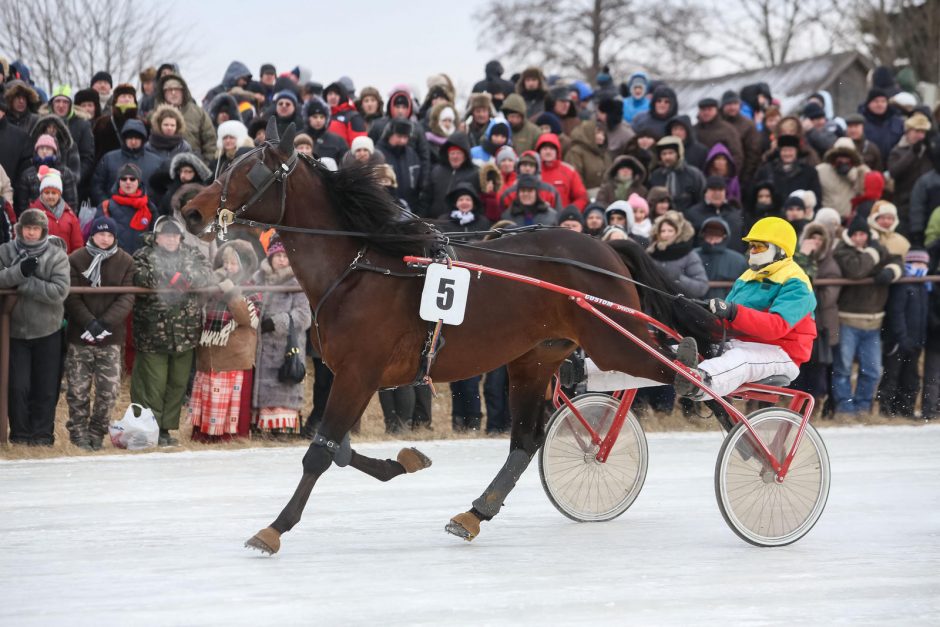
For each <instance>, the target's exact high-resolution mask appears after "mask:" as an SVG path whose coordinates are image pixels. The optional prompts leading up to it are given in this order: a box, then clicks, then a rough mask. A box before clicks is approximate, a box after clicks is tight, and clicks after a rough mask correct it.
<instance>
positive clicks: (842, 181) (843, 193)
mask: <svg viewBox="0 0 940 627" xmlns="http://www.w3.org/2000/svg"><path fill="white" fill-rule="evenodd" d="M827 155H828V153H827ZM827 158H828V157H827ZM816 173H817V174H818V175H819V185H820V187H821V188H822V197H821V198H820V200H819V202H818V203H817V206H818V207H832V208H833V209H835V210H836V211H838V212H839V215H840V216H842V217H843V218H845V217H846V216H847V215H849V213H851V211H852V199H853V198H854V197H856V196H859V195H861V193H862V191H863V190H864V185H865V174H867V173H868V166H867V165H864V164H863V165H858V166H855V167H854V168H852V169H851V170H849V173H848V174H847V175H846V176H842V175H840V174H839V173H838V172H836V169H835V168H834V167H833V166H832V164H831V163H829V162H828V161H825V162H823V163H820V164H819V165H817V166H816Z"/></svg>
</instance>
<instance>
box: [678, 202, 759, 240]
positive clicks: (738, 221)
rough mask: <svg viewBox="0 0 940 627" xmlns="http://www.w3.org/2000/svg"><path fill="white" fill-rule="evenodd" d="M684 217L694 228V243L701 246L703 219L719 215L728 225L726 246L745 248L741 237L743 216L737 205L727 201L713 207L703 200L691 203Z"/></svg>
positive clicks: (742, 234) (742, 233)
mask: <svg viewBox="0 0 940 627" xmlns="http://www.w3.org/2000/svg"><path fill="white" fill-rule="evenodd" d="M685 217H686V219H687V220H688V221H689V222H690V223H691V224H692V227H693V228H694V229H695V243H696V245H699V246H701V244H702V227H703V226H704V225H705V221H706V220H708V218H711V217H719V218H721V219H722V220H724V221H725V224H727V225H728V248H730V249H731V250H736V251H738V252H744V250H745V249H746V246H747V244H746V243H745V242H744V241H743V240H742V239H741V238H742V237H743V236H744V216H743V215H742V214H741V209H740V208H739V207H737V206H735V205H732V204H730V203H728V202H725V203H723V204H722V205H721V206H720V207H715V206H714V205H709V204H708V203H706V202H705V201H704V200H703V201H702V202H700V203H696V204H694V205H692V206H691V207H690V208H689V210H688V211H686V212H685Z"/></svg>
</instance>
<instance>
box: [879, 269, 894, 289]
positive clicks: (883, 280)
mask: <svg viewBox="0 0 940 627" xmlns="http://www.w3.org/2000/svg"><path fill="white" fill-rule="evenodd" d="M893 280H894V271H893V270H892V269H891V268H889V267H888V266H885V267H884V268H882V269H881V272H879V273H878V274H876V275H875V285H888V284H889V283H891V281H893Z"/></svg>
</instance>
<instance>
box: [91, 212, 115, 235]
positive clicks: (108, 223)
mask: <svg viewBox="0 0 940 627" xmlns="http://www.w3.org/2000/svg"><path fill="white" fill-rule="evenodd" d="M95 233H111V234H112V235H114V236H115V237H116V236H117V222H115V221H114V220H112V219H111V218H109V217H108V216H101V217H100V218H95V219H94V220H93V221H92V223H91V231H90V234H91V235H94V234H95Z"/></svg>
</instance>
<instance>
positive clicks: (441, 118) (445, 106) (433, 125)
mask: <svg viewBox="0 0 940 627" xmlns="http://www.w3.org/2000/svg"><path fill="white" fill-rule="evenodd" d="M426 126H427V131H425V133H424V138H425V139H426V140H427V142H428V157H429V159H430V163H431V167H432V168H433V167H434V166H436V165H439V164H440V163H441V146H443V145H444V142H446V141H447V138H449V137H450V136H451V135H453V134H454V132H456V130H457V111H456V110H455V109H454V105H453V104H451V103H450V102H449V101H445V102H441V103H438V104H436V105H434V106H433V107H431V109H430V110H429V112H428V117H427V120H426Z"/></svg>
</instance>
